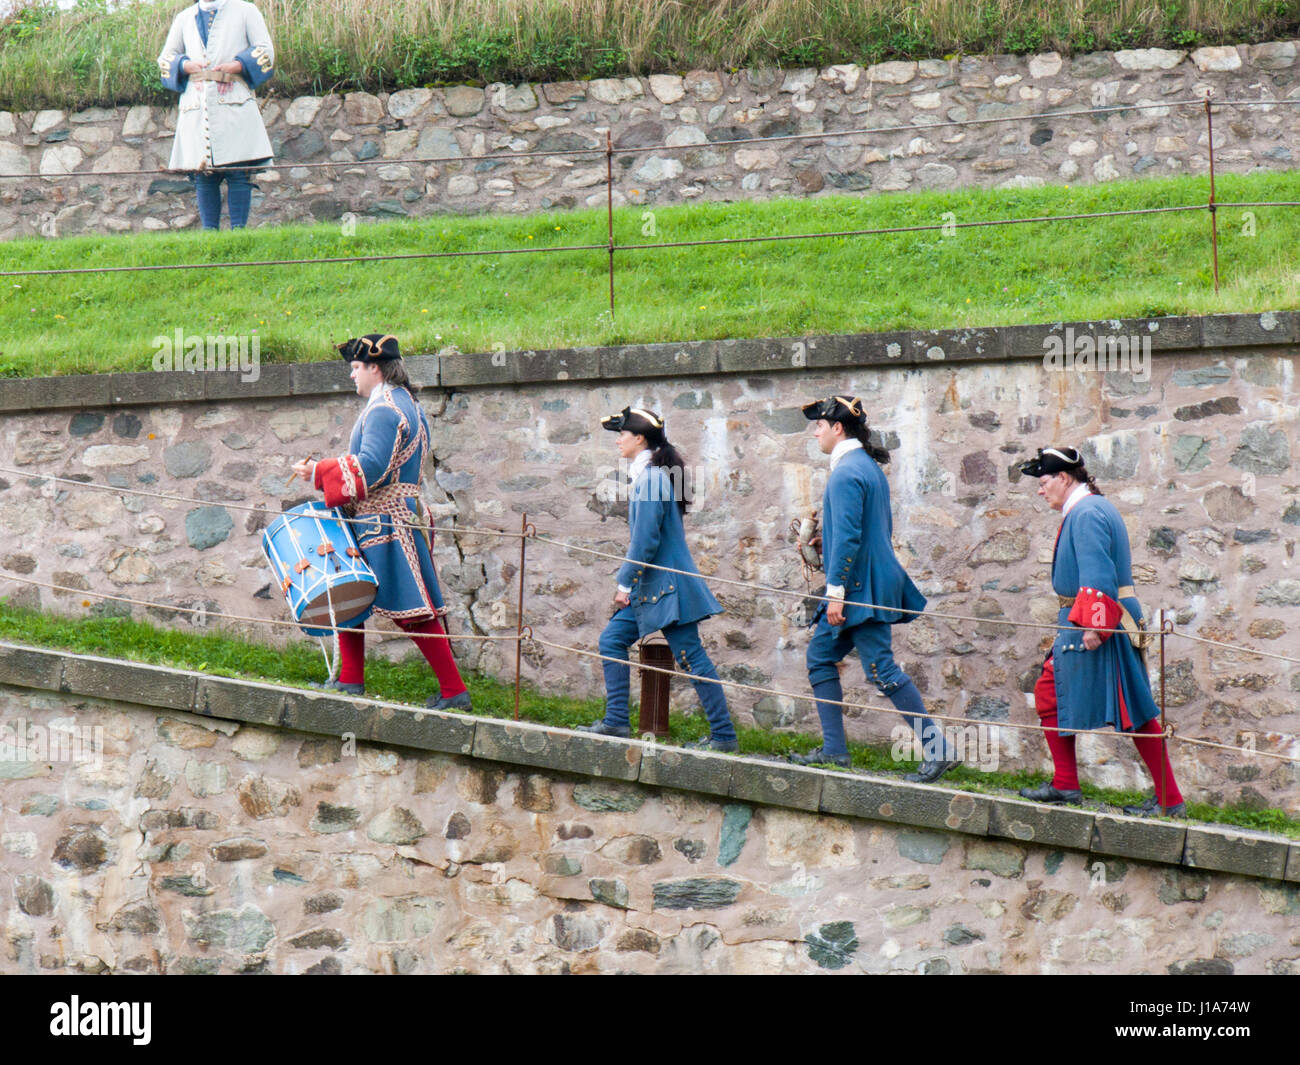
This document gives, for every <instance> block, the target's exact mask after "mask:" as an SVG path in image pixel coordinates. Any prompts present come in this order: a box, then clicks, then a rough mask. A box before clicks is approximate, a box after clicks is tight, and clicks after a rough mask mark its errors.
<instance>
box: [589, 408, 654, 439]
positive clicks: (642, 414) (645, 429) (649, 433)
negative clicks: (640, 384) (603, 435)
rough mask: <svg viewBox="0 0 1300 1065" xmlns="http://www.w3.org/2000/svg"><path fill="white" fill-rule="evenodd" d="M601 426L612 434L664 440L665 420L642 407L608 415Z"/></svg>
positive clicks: (624, 409) (601, 420)
mask: <svg viewBox="0 0 1300 1065" xmlns="http://www.w3.org/2000/svg"><path fill="white" fill-rule="evenodd" d="M600 424H601V425H602V426H604V427H605V428H606V429H608V430H609V431H610V432H611V433H618V432H622V431H623V430H624V429H626V430H627V431H628V432H629V433H637V434H638V435H640V436H644V437H646V438H648V439H651V440H653V439H663V438H664V437H665V434H664V420H663V419H662V418H661V417H659V415H657V414H656V413H655V412H654V411H652V410H645V409H643V408H641V407H624V408H623V409H622V410H621V411H619V412H618V413H617V414H607V415H605V417H603V418H601V419H600Z"/></svg>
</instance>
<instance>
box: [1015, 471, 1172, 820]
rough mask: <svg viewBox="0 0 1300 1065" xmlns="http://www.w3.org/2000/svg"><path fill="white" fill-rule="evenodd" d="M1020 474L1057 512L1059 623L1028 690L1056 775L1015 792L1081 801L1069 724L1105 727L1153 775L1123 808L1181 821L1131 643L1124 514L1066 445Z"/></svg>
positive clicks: (1142, 669) (1138, 612)
mask: <svg viewBox="0 0 1300 1065" xmlns="http://www.w3.org/2000/svg"><path fill="white" fill-rule="evenodd" d="M1020 472H1021V473H1023V474H1025V475H1026V476H1028V477H1036V478H1037V479H1038V494H1039V495H1040V496H1042V497H1043V498H1044V499H1046V500H1047V505H1048V506H1050V507H1051V508H1052V509H1053V510H1059V511H1060V512H1061V515H1062V520H1061V527H1060V529H1059V530H1058V531H1057V534H1056V546H1055V547H1054V548H1053V550H1052V590H1053V591H1054V592H1056V595H1057V599H1058V602H1059V606H1060V612H1059V614H1058V616H1057V622H1056V623H1057V624H1058V625H1060V626H1063V627H1062V628H1059V629H1058V630H1057V632H1056V638H1055V640H1054V641H1053V642H1052V651H1051V654H1049V655H1048V656H1047V660H1046V661H1045V662H1044V663H1043V672H1042V675H1041V676H1040V677H1039V679H1038V684H1037V685H1036V686H1035V688H1034V707H1035V708H1036V709H1037V711H1038V716H1039V719H1040V720H1041V721H1042V723H1043V725H1044V727H1045V728H1046V729H1047V731H1045V732H1044V733H1043V736H1044V738H1045V739H1046V740H1047V746H1048V749H1049V750H1050V751H1051V753H1052V765H1053V767H1054V770H1055V772H1054V775H1053V778H1052V782H1051V783H1050V784H1044V785H1041V786H1039V787H1036V788H1022V789H1021V790H1020V794H1021V795H1022V796H1024V797H1025V798H1026V799H1035V800H1037V801H1038V802H1050V803H1062V802H1064V803H1077V802H1081V801H1082V800H1083V792H1082V790H1081V789H1080V787H1079V767H1078V762H1077V761H1076V759H1075V751H1074V741H1075V737H1074V734H1073V730H1075V729H1099V728H1107V727H1109V728H1113V729H1119V730H1121V731H1124V732H1129V733H1132V735H1133V742H1134V743H1135V744H1136V745H1137V749H1138V753H1139V754H1140V755H1141V756H1142V760H1143V761H1144V762H1145V763H1146V766H1147V769H1148V770H1150V772H1151V777H1152V779H1153V780H1154V781H1155V795H1154V796H1152V797H1151V798H1149V799H1148V800H1147V801H1146V802H1145V803H1143V804H1142V805H1141V806H1129V807H1125V809H1124V812H1125V813H1128V814H1134V815H1138V816H1150V815H1154V814H1155V813H1157V808H1158V811H1159V812H1160V813H1163V814H1165V815H1167V816H1170V817H1184V816H1186V807H1185V806H1184V804H1183V797H1182V794H1181V793H1180V792H1179V790H1178V783H1177V781H1175V780H1174V771H1173V768H1172V767H1171V766H1170V764H1169V755H1168V753H1167V752H1166V750H1165V744H1164V737H1163V735H1162V734H1161V731H1160V726H1159V724H1158V721H1157V719H1158V718H1159V716H1160V710H1159V708H1158V707H1157V706H1156V703H1155V700H1154V699H1153V698H1152V697H1151V684H1150V682H1149V681H1148V680H1147V671H1146V666H1145V664H1144V662H1143V660H1142V655H1141V652H1140V648H1139V646H1138V645H1140V644H1141V642H1142V604H1141V603H1139V602H1138V600H1137V592H1136V590H1135V589H1134V587H1133V561H1132V554H1131V549H1130V547H1129V541H1128V529H1127V528H1125V526H1124V520H1123V519H1122V518H1121V517H1120V515H1119V511H1118V510H1116V509H1115V505H1114V504H1113V503H1111V502H1110V500H1108V499H1104V498H1103V497H1102V494H1101V490H1100V489H1099V488H1098V487H1097V483H1096V481H1094V480H1093V478H1092V477H1091V476H1089V474H1088V471H1087V469H1086V468H1085V466H1084V462H1083V457H1082V456H1081V455H1080V454H1079V452H1078V451H1076V450H1075V449H1074V448H1072V447H1048V448H1039V450H1038V455H1037V457H1036V458H1032V459H1029V460H1028V461H1027V462H1023V463H1021V465H1020ZM1107 630H1119V631H1107ZM1130 634H1131V635H1130ZM1058 724H1059V726H1060V730H1059V731H1058V730H1057V726H1058Z"/></svg>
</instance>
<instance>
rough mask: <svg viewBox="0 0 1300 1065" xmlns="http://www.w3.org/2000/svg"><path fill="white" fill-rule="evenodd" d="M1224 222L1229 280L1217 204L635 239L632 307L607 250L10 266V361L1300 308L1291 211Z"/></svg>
mask: <svg viewBox="0 0 1300 1065" xmlns="http://www.w3.org/2000/svg"><path fill="white" fill-rule="evenodd" d="M1207 189H1208V181H1207V179H1205V178H1201V177H1184V178H1167V179H1148V180H1143V181H1134V182H1115V183H1110V184H1104V185H1088V186H1081V187H1077V188H1069V187H1058V186H1048V187H1045V188H1040V189H1029V190H1014V191H1012V190H1003V191H984V190H978V189H965V190H958V191H952V192H927V193H900V194H893V195H888V196H867V197H854V196H842V197H828V198H821V199H815V200H777V201H770V202H765V203H737V204H704V203H701V204H693V205H690V206H685V207H673V208H657V209H655V211H654V217H655V223H656V227H657V236H656V237H655V238H646V237H643V236H642V235H641V230H642V217H643V215H642V208H640V207H628V208H625V209H623V210H621V211H619V212H617V213H616V220H615V222H616V236H617V239H618V241H619V242H620V243H622V242H627V243H635V242H646V241H647V240H649V239H655V240H662V241H679V240H693V239H707V238H714V237H725V236H747V235H760V234H772V233H792V232H816V231H830V230H842V229H856V228H877V227H886V226H899V225H922V224H938V223H940V222H942V220H943V218H942V216H943V214H944V212H946V211H951V212H953V213H954V215H955V216H956V219H957V221H958V222H959V223H964V222H970V221H976V220H979V219H986V218H1000V217H1014V216H1033V215H1048V214H1068V213H1075V212H1089V211H1102V210H1118V209H1130V208H1135V207H1155V206H1168V205H1171V204H1177V203H1198V202H1204V200H1205V198H1206V195H1207ZM1218 195H1219V199H1220V200H1222V201H1231V200H1240V201H1254V200H1296V199H1300V175H1298V174H1296V173H1294V172H1292V173H1276V174H1258V175H1252V176H1236V175H1228V176H1222V177H1220V179H1219V185H1218ZM1255 214H1256V226H1257V234H1256V235H1253V236H1251V235H1246V234H1245V232H1244V228H1245V227H1244V226H1243V212H1242V211H1241V210H1224V211H1221V212H1220V214H1219V261H1220V264H1221V271H1222V277H1223V282H1224V284H1223V290H1222V292H1221V293H1220V294H1219V295H1217V296H1216V295H1215V293H1214V291H1213V286H1212V284H1211V277H1210V269H1209V261H1210V254H1209V253H1210V247H1209V227H1208V222H1207V216H1206V213H1205V212H1204V211H1196V212H1188V213H1186V214H1176V215H1174V214H1167V215H1149V216H1138V217H1130V218H1111V219H1098V220H1085V221H1076V222H1058V223H1049V224H1035V225H1024V226H1008V227H1001V228H996V229H994V228H985V229H974V230H958V231H957V232H956V234H955V235H953V236H949V237H944V236H943V235H942V234H941V233H939V232H926V233H915V234H897V235H890V236H879V237H856V238H832V239H826V240H817V241H811V240H810V241H791V242H782V243H779V244H750V245H733V246H728V247H708V248H700V247H693V248H683V249H663V250H653V251H628V252H624V253H621V254H620V256H619V258H618V275H617V290H618V310H617V314H616V315H615V317H614V318H613V319H612V320H611V318H610V316H609V314H608V309H607V283H606V275H605V266H606V256H605V254H604V252H601V251H597V252H572V253H557V254H555V255H548V256H540V255H538V256H534V255H514V256H504V257H500V258H492V257H484V258H471V259H458V260H417V261H413V262H401V263H394V264H388V263H375V264H358V265H355V266H353V265H328V266H318V267H263V268H232V269H229V270H222V271H220V272H215V273H208V272H204V271H184V272H182V271H177V272H168V273H149V274H119V275H99V274H89V275H70V276H67V277H59V278H46V277H22V278H0V322H2V323H3V326H2V327H0V329H2V331H0V374H3V375H10V376H18V375H33V374H35V375H41V374H49V373H58V374H67V373H86V372H98V371H109V370H146V369H149V368H150V365H151V359H152V355H153V353H154V351H155V348H154V347H153V345H152V343H151V341H152V338H153V337H154V336H157V335H160V334H163V335H171V334H172V332H173V331H174V330H175V329H176V328H177V327H180V328H182V329H184V330H185V331H186V333H189V334H209V333H217V332H224V333H227V334H233V335H240V334H245V335H247V334H251V333H252V332H254V331H256V332H257V333H258V335H259V337H260V338H261V353H262V358H263V360H264V361H300V360H311V359H323V358H328V357H330V356H331V355H332V352H331V351H330V349H329V346H328V344H329V340H330V339H331V338H334V339H339V340H341V339H343V338H346V337H348V336H354V335H356V334H358V333H362V332H368V331H371V330H379V331H381V332H382V331H387V332H392V333H395V334H396V335H398V336H399V337H400V338H401V341H402V344H403V348H404V349H405V350H407V351H409V352H412V353H418V352H433V351H437V350H439V349H440V348H442V347H444V346H446V345H450V344H454V345H456V346H457V347H458V348H459V349H460V350H462V351H491V350H493V346H494V345H496V344H503V345H504V346H505V348H506V349H507V350H516V349H529V348H534V349H535V348H546V347H564V346H571V345H581V344H612V343H626V342H639V341H675V340H681V339H683V338H692V339H693V338H720V337H739V336H753V337H762V336H799V335H808V334H819V333H851V332H867V331H877V330H883V329H891V328H960V327H963V326H976V325H1005V324H1016V323H1022V322H1042V321H1061V320H1088V319H1096V318H1110V317H1123V316H1139V315H1166V314H1184V313H1214V312H1225V311H1248V310H1263V309H1269V310H1284V309H1290V308H1294V307H1297V306H1300V274H1298V273H1297V270H1296V265H1295V256H1294V249H1295V247H1296V245H1297V241H1298V240H1300V213H1298V212H1297V211H1295V210H1293V209H1286V208H1273V209H1260V210H1257V211H1256V212H1255ZM604 239H605V216H604V212H603V211H602V210H599V209H598V210H594V211H579V212H572V213H565V214H550V215H533V216H529V217H527V218H504V217H496V216H477V217H471V218H466V217H455V216H444V217H439V218H433V219H428V220H423V221H407V222H394V223H383V224H374V225H361V226H359V227H358V229H357V232H356V235H355V236H353V237H345V236H343V235H341V233H340V229H339V228H338V227H335V226H332V225H321V226H313V227H267V228H265V229H260V230H252V231H245V232H241V233H230V232H228V231H223V232H221V233H220V234H203V233H199V232H186V233H169V234H135V235H124V236H108V237H75V238H69V239H64V240H59V241H43V240H30V241H12V242H8V243H4V244H0V270H11V269H49V268H60V267H84V266H92V267H104V266H117V265H128V264H135V265H143V264H153V263H174V262H209V261H210V262H220V261H238V260H243V259H271V258H299V257H302V258H308V257H314V256H325V255H345V256H350V255H362V254H374V253H401V252H414V251H436V250H468V249H479V248H514V247H541V246H546V245H561V244H591V243H600V242H601V241H603V240H604Z"/></svg>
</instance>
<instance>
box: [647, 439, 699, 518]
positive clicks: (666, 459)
mask: <svg viewBox="0 0 1300 1065" xmlns="http://www.w3.org/2000/svg"><path fill="white" fill-rule="evenodd" d="M650 465H651V466H658V467H659V468H660V469H662V470H663V471H664V472H665V473H666V474H667V475H668V481H669V483H670V484H671V485H672V486H673V501H674V502H675V503H676V504H677V509H678V510H680V511H681V512H682V513H683V514H685V513H686V507H687V502H686V501H687V499H689V498H690V497H691V485H689V484H687V483H686V477H687V473H686V460H685V459H684V458H682V453H681V452H680V451H678V450H677V449H676V448H675V447H673V445H672V444H670V443H669V442H668V441H667V439H665V438H664V437H663V436H659V441H658V443H652V444H651V445H650Z"/></svg>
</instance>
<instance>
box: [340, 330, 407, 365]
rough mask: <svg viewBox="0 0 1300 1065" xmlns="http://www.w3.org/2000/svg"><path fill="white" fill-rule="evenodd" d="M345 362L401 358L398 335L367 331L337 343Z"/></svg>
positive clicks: (369, 361)
mask: <svg viewBox="0 0 1300 1065" xmlns="http://www.w3.org/2000/svg"><path fill="white" fill-rule="evenodd" d="M337 347H338V352H339V354H340V355H341V356H342V357H343V361H344V362H364V363H376V362H384V361H386V360H387V359H400V358H401V357H402V352H401V350H400V349H399V348H398V346H397V337H395V336H393V334H392V333H367V334H366V335H365V336H363V337H353V338H352V339H351V340H345V341H343V343H342V344H339V345H337Z"/></svg>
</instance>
